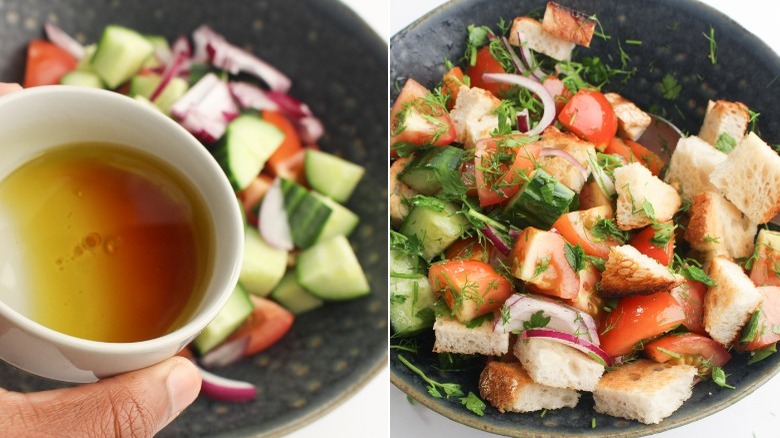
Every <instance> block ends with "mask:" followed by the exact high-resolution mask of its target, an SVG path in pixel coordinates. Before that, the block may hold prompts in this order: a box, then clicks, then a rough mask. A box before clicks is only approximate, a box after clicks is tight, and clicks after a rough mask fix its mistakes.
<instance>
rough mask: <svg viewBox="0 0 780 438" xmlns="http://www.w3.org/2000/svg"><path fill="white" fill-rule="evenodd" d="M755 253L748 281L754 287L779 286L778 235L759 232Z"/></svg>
mask: <svg viewBox="0 0 780 438" xmlns="http://www.w3.org/2000/svg"><path fill="white" fill-rule="evenodd" d="M756 251H757V256H756V259H755V260H754V261H753V266H752V267H751V268H750V279H751V280H753V283H755V284H756V286H780V233H778V232H776V231H769V230H761V231H759V233H758V239H757V241H756Z"/></svg>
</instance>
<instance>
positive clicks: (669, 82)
mask: <svg viewBox="0 0 780 438" xmlns="http://www.w3.org/2000/svg"><path fill="white" fill-rule="evenodd" d="M657 86H658V89H659V90H660V91H661V94H663V96H664V99H667V100H674V99H677V96H679V95H680V91H682V85H680V83H679V82H677V78H675V77H674V76H672V75H671V74H669V73H667V74H666V75H665V76H664V78H663V79H662V80H661V82H659V83H658V84H657Z"/></svg>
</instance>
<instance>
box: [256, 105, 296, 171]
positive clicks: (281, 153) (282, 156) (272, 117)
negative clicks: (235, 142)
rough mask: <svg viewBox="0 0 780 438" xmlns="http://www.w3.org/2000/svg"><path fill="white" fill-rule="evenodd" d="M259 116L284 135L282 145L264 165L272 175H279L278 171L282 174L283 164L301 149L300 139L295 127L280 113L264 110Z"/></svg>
mask: <svg viewBox="0 0 780 438" xmlns="http://www.w3.org/2000/svg"><path fill="white" fill-rule="evenodd" d="M261 115H262V117H263V120H265V121H267V122H268V123H270V124H272V125H274V126H276V127H277V128H279V130H280V131H282V133H283V134H284V140H283V141H282V144H281V145H279V147H278V148H277V149H276V151H275V152H274V153H273V154H272V155H271V156H270V157H269V158H268V162H267V163H266V164H267V165H268V168H269V169H270V171H271V172H272V173H273V174H274V175H279V173H280V171H281V172H284V170H283V169H282V167H283V166H284V163H285V162H286V161H287V160H289V159H290V158H292V157H293V156H294V155H295V154H297V153H298V152H299V151H300V150H301V149H302V148H303V146H302V145H301V138H300V136H299V135H298V130H297V129H295V125H293V123H292V122H291V121H290V119H288V118H287V117H286V116H285V115H284V114H282V113H281V112H279V111H270V110H265V111H263V112H262V113H261Z"/></svg>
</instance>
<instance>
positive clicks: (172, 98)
mask: <svg viewBox="0 0 780 438" xmlns="http://www.w3.org/2000/svg"><path fill="white" fill-rule="evenodd" d="M161 80H162V77H161V76H160V75H156V74H150V75H135V76H133V77H132V79H130V93H129V94H130V96H132V97H137V96H142V97H146V98H149V97H150V96H151V95H152V93H153V92H154V90H155V89H157V86H158V85H160V81H161ZM188 89H189V84H187V81H185V80H184V79H182V78H171V80H170V81H169V82H168V85H166V86H165V89H164V90H163V91H162V93H160V94H159V96H157V98H156V99H154V101H153V103H154V104H155V105H157V107H158V108H160V110H161V111H162V112H164V113H165V114H170V113H171V107H172V106H173V104H174V103H175V102H176V101H177V100H179V98H180V97H182V96H183V95H184V93H186V92H187V90H188Z"/></svg>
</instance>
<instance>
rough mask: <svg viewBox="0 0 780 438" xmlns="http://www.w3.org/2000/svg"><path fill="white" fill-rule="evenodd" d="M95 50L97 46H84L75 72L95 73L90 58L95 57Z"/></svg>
mask: <svg viewBox="0 0 780 438" xmlns="http://www.w3.org/2000/svg"><path fill="white" fill-rule="evenodd" d="M95 50H97V44H89V45H86V46H84V56H82V57H81V59H79V63H78V64H76V71H88V72H90V73H94V72H95V69H93V68H92V57H93V56H95ZM101 81H102V79H101Z"/></svg>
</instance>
